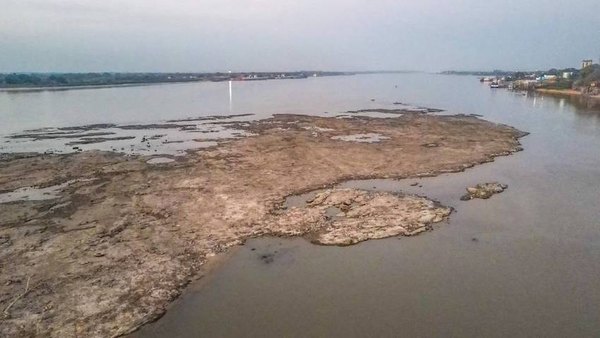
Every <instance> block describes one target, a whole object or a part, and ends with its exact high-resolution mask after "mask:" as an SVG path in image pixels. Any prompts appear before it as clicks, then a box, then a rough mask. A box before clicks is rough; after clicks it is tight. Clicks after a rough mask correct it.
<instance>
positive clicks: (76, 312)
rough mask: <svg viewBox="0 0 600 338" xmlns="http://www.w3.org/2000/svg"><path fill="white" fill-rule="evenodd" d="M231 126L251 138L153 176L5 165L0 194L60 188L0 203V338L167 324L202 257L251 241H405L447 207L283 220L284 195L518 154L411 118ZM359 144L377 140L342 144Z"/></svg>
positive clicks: (473, 123)
mask: <svg viewBox="0 0 600 338" xmlns="http://www.w3.org/2000/svg"><path fill="white" fill-rule="evenodd" d="M230 127H233V128H239V129H241V130H243V131H245V132H249V133H251V134H252V135H254V136H251V137H245V138H240V139H235V140H229V141H226V142H221V143H220V144H219V145H218V146H216V147H213V148H208V149H205V150H202V151H199V152H197V153H192V154H189V155H188V156H185V157H179V158H178V159H177V160H176V161H174V162H171V163H165V164H158V165H157V164H154V165H151V164H147V163H146V161H147V160H148V157H142V156H125V155H122V154H116V153H107V152H96V151H86V152H81V153H74V154H69V155H39V156H32V155H31V154H26V155H24V156H17V155H4V156H2V157H1V159H2V161H1V162H0V193H7V192H11V191H14V190H16V189H19V188H23V187H30V186H34V187H36V188H45V187H51V186H55V185H59V184H61V183H64V182H71V183H70V184H68V185H66V187H65V188H64V189H63V190H62V192H61V193H60V194H59V197H58V198H56V199H51V200H40V201H16V202H10V203H0V215H1V218H0V311H2V313H0V315H1V316H2V317H0V318H2V319H1V321H0V335H1V336H7V337H8V336H39V337H109V336H118V335H122V334H126V333H128V332H131V331H132V330H135V329H136V328H137V327H139V326H140V325H142V324H144V323H146V322H149V321H152V320H154V319H156V318H158V317H159V316H160V315H161V314H162V313H164V311H165V309H166V306H167V305H168V304H169V303H170V302H171V301H172V300H173V299H174V298H175V297H177V296H178V295H179V294H180V292H181V291H182V289H183V288H184V287H185V285H186V284H188V283H189V282H190V281H191V280H192V279H193V278H197V277H198V276H199V274H200V273H201V271H202V270H201V267H202V266H203V264H204V263H205V262H206V260H207V258H208V257H210V256H214V255H216V254H219V253H221V252H224V251H226V250H227V249H228V248H230V247H231V246H234V245H239V244H242V243H243V241H244V240H245V239H247V238H251V237H257V236H263V235H276V236H300V235H305V236H307V238H310V239H311V240H313V241H315V242H317V243H322V244H335V245H347V244H352V243H356V242H359V241H362V240H366V239H369V238H382V237H388V236H396V235H412V234H416V233H418V232H421V231H423V230H426V229H428V228H429V227H430V225H431V224H432V223H435V222H439V221H441V220H443V219H445V218H446V217H448V214H449V212H450V211H449V209H448V208H445V207H443V206H440V205H438V204H436V203H434V202H432V201H429V200H427V199H426V198H423V197H416V196H400V195H393V194H386V193H373V192H365V191H359V190H325V191H324V192H322V193H321V194H318V195H317V197H316V198H315V199H314V200H312V201H311V202H310V203H308V204H307V205H306V206H305V207H303V208H290V209H285V207H284V202H285V198H286V197H287V196H290V195H293V194H299V193H302V192H308V191H312V190H317V189H324V188H327V187H331V186H332V185H333V184H335V183H337V182H341V181H345V180H349V179H361V178H403V177H417V176H430V175H436V174H439V173H443V172H454V171H461V170H464V169H465V168H468V167H471V166H473V165H476V164H478V163H483V162H489V161H492V160H493V157H494V156H499V155H508V154H510V153H511V152H514V151H518V150H520V146H519V142H518V138H519V137H521V136H523V135H524V133H522V132H519V131H518V130H516V129H514V128H511V127H508V126H504V125H497V124H493V123H490V122H486V121H483V120H480V119H478V118H476V117H471V116H464V115H460V116H432V115H428V114H422V113H406V114H402V115H397V117H396V115H395V117H394V118H389V119H376V118H367V117H353V118H344V119H340V118H324V117H310V116H300V115H277V116H275V117H274V118H271V119H267V120H262V121H256V122H244V123H237V124H236V123H231V124H230ZM370 133H374V134H378V135H382V136H383V137H382V138H381V140H380V141H379V142H375V143H366V142H353V141H344V140H343V139H340V137H339V136H344V135H357V134H370ZM336 137H337V139H336ZM428 144H435V146H434V147H433V146H431V147H430V146H423V145H428ZM38 190H39V189H38Z"/></svg>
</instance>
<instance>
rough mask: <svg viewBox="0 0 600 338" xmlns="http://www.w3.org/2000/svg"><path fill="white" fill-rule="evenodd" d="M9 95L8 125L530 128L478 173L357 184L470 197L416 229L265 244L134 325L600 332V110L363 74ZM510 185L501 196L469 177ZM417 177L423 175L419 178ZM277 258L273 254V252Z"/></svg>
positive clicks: (156, 328)
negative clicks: (303, 121) (396, 118)
mask: <svg viewBox="0 0 600 338" xmlns="http://www.w3.org/2000/svg"><path fill="white" fill-rule="evenodd" d="M232 87H233V88H232V92H231V93H230V92H229V87H228V83H192V84H189V83H188V84H175V85H157V86H143V87H127V88H107V89H93V90H92V89H90V90H73V91H61V92H50V91H48V92H34V93H0V114H2V116H3V120H4V121H5V123H3V124H2V126H0V128H1V129H0V134H4V135H9V134H11V133H16V132H20V131H22V130H24V129H34V128H41V127H49V126H52V127H62V126H73V125H81V124H89V123H155V122H157V121H163V120H168V119H174V118H185V117H189V116H204V115H213V114H217V115H227V114H241V113H254V114H256V115H255V117H259V118H260V117H266V116H269V114H272V113H303V114H319V115H321V114H326V112H327V114H333V113H340V112H344V111H346V110H354V109H362V108H391V107H396V108H397V107H398V106H395V105H393V103H394V102H403V103H407V104H410V105H412V106H417V107H418V106H426V107H434V108H442V109H445V110H446V111H447V113H467V114H480V115H482V116H483V118H485V119H487V120H491V121H494V122H499V123H505V124H509V125H511V126H514V127H516V128H518V129H521V130H523V131H527V132H530V133H531V134H530V135H529V136H527V137H525V138H523V139H522V140H521V142H522V144H523V147H524V151H522V152H519V153H517V154H514V155H511V156H508V157H501V158H497V159H496V161H495V162H492V163H488V164H484V165H480V166H477V167H475V168H472V169H468V170H467V171H465V172H463V173H454V174H447V175H441V176H438V177H433V178H423V179H418V180H403V181H393V180H370V181H357V182H346V183H343V184H342V186H353V187H361V188H365V189H377V190H388V191H405V192H411V193H416V194H421V195H425V196H428V197H430V198H433V199H436V200H438V201H440V202H442V203H443V204H446V205H449V206H452V207H454V208H455V212H454V213H453V214H452V215H451V216H450V220H449V222H448V223H446V224H441V225H439V226H436V227H435V229H434V231H431V232H427V233H424V234H421V235H419V236H416V237H412V238H402V239H396V238H391V239H385V240H376V241H368V242H365V243H361V244H359V245H355V246H351V247H343V248H341V247H323V246H316V245H312V244H310V243H308V242H307V241H305V240H304V239H291V240H283V239H278V238H263V239H255V240H250V241H248V242H247V243H246V245H244V246H242V247H240V248H238V249H235V250H234V252H233V253H232V255H231V256H230V257H229V258H228V259H227V260H226V261H225V263H223V264H220V265H219V266H218V267H217V268H215V269H214V271H213V272H212V273H210V274H209V275H208V276H207V277H205V278H203V279H202V280H201V281H200V282H197V283H193V284H192V285H191V286H190V287H188V290H186V292H185V293H184V294H183V296H182V297H180V299H178V300H177V301H175V302H174V303H173V305H172V306H171V307H170V308H169V310H168V311H167V313H166V315H165V316H164V317H162V318H161V319H159V320H158V321H157V322H155V323H152V324H149V325H146V326H144V327H143V328H142V329H141V330H140V331H138V332H137V333H135V334H133V336H135V337H174V336H177V337H199V336H201V337H240V336H244V337H265V336H269V337H270V336H286V337H315V336H350V337H364V336H421V337H433V336H452V337H464V336H486V337H506V336H516V337H522V336H523V337H524V336H546V337H564V336H569V337H589V336H597V335H598V333H599V332H600V320H599V318H598V314H599V313H600V282H599V281H600V111H598V109H596V110H594V109H590V108H587V107H585V106H582V105H579V104H575V103H576V102H575V103H574V102H572V100H569V99H567V98H555V97H549V96H533V95H521V94H518V93H513V92H509V91H506V90H491V89H490V88H489V87H487V86H485V85H483V84H481V83H479V81H477V79H476V78H474V77H461V76H442V75H433V74H419V73H416V74H384V75H361V76H344V77H328V78H314V79H313V78H311V79H304V80H282V81H257V82H236V83H233V85H232ZM486 181H500V182H502V183H505V184H508V186H509V188H508V190H506V191H505V192H503V193H502V194H499V195H495V196H493V197H492V198H491V199H489V200H472V201H467V202H465V201H460V200H459V197H460V196H461V195H462V194H463V192H464V189H465V187H466V186H469V185H473V184H475V183H479V182H486ZM413 182H418V183H420V185H421V186H422V187H419V186H418V185H417V186H411V184H412V183H413ZM264 257H270V259H268V260H265V259H264Z"/></svg>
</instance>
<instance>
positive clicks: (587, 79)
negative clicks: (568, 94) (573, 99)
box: [575, 64, 600, 87]
mask: <svg viewBox="0 0 600 338" xmlns="http://www.w3.org/2000/svg"><path fill="white" fill-rule="evenodd" d="M599 82H600V65H599V64H594V65H591V66H589V67H585V68H584V69H582V70H581V74H580V77H579V78H578V79H577V81H575V86H577V87H588V86H591V85H592V84H593V83H599Z"/></svg>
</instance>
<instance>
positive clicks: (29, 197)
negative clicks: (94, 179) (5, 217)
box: [0, 180, 76, 203]
mask: <svg viewBox="0 0 600 338" xmlns="http://www.w3.org/2000/svg"><path fill="white" fill-rule="evenodd" d="M75 181H76V180H73V181H68V182H65V183H62V184H58V185H53V186H50V187H46V188H35V187H23V188H19V189H16V190H13V191H9V192H5V193H1V194H0V203H10V202H17V201H44V200H52V199H56V198H59V197H60V193H61V192H62V191H63V189H65V188H66V187H68V186H69V185H70V184H71V183H73V182H75Z"/></svg>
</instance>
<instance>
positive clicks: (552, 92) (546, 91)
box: [535, 88, 600, 100]
mask: <svg viewBox="0 0 600 338" xmlns="http://www.w3.org/2000/svg"><path fill="white" fill-rule="evenodd" d="M535 91H536V92H538V93H542V94H550V95H565V96H583V97H585V98H589V99H594V100H600V96H597V95H596V96H590V95H583V94H582V93H581V92H580V91H578V90H574V89H543V88H540V89H536V90H535Z"/></svg>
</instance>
